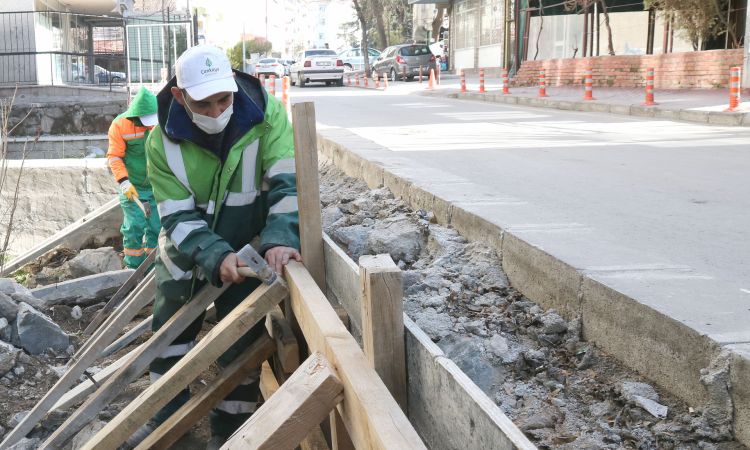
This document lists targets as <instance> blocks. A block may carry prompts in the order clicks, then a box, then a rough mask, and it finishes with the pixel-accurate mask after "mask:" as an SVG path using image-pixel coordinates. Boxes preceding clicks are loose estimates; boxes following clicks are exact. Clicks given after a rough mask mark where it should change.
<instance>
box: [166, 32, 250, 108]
mask: <svg viewBox="0 0 750 450" xmlns="http://www.w3.org/2000/svg"><path fill="white" fill-rule="evenodd" d="M176 72H177V87H178V88H180V89H185V90H186V91H187V93H188V95H190V97H191V98H193V99H194V100H203V99H204V98H206V97H208V96H211V95H214V94H216V93H219V92H237V83H236V82H235V81H234V74H233V73H232V65H231V64H229V58H227V55H225V54H224V52H223V51H221V49H219V48H217V47H214V46H211V45H196V46H195V47H191V48H189V49H187V50H185V52H184V53H183V54H182V55H180V57H179V58H177V66H176Z"/></svg>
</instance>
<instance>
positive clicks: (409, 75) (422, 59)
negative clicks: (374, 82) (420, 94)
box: [372, 44, 435, 81]
mask: <svg viewBox="0 0 750 450" xmlns="http://www.w3.org/2000/svg"><path fill="white" fill-rule="evenodd" d="M372 67H373V70H375V71H377V72H378V75H381V76H382V75H383V74H388V77H389V78H390V79H391V80H393V79H396V78H397V77H398V78H401V79H404V78H405V79H406V80H409V81H411V80H413V79H414V77H415V76H417V75H419V69H420V67H421V68H422V74H423V75H424V76H429V74H430V69H435V55H433V54H432V52H431V51H430V48H429V47H428V46H427V45H426V44H400V45H393V46H390V47H388V48H386V49H385V50H383V53H381V54H380V57H379V58H378V59H377V60H376V61H375V64H373V66H372ZM404 75H406V76H404Z"/></svg>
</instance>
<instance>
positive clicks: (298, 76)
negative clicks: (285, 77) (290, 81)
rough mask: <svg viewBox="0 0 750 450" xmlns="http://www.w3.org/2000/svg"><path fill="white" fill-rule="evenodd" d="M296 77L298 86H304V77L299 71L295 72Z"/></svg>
mask: <svg viewBox="0 0 750 450" xmlns="http://www.w3.org/2000/svg"><path fill="white" fill-rule="evenodd" d="M297 79H298V80H299V87H301V88H303V87H305V79H304V78H302V74H301V73H298V74H297Z"/></svg>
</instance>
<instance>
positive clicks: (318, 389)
mask: <svg viewBox="0 0 750 450" xmlns="http://www.w3.org/2000/svg"><path fill="white" fill-rule="evenodd" d="M343 389H344V388H343V386H342V385H341V382H340V381H339V379H338V377H337V376H336V374H335V372H334V369H333V367H331V365H330V363H329V362H328V361H327V360H326V358H325V357H324V356H323V355H322V354H320V353H318V352H316V353H313V354H312V355H310V357H309V358H307V360H305V362H304V363H303V364H302V365H301V366H300V368H299V369H297V371H296V372H294V373H293V374H292V376H291V377H290V378H289V379H288V380H287V381H286V383H284V384H283V385H282V386H281V387H280V388H279V389H278V391H276V393H275V394H274V395H273V396H271V398H269V399H268V400H267V401H266V402H265V403H263V406H261V407H260V408H259V409H258V410H257V411H256V412H255V413H254V414H253V415H252V416H251V417H250V419H248V421H247V422H245V424H244V425H242V426H241V427H240V428H239V429H238V430H237V431H236V432H235V433H234V434H233V435H232V437H230V438H229V440H228V441H227V442H226V443H225V444H224V446H223V447H222V448H224V449H231V448H242V449H247V450H278V449H293V448H295V447H296V446H297V445H298V444H299V443H300V442H301V441H302V440H303V439H304V438H305V436H307V434H308V432H309V431H310V430H312V429H313V428H315V427H317V426H318V424H319V423H320V422H321V421H322V420H323V419H324V418H325V417H326V416H328V413H329V412H330V411H331V409H333V408H334V407H335V406H336V403H338V402H339V401H340V400H341V397H342V395H341V394H342V392H343Z"/></svg>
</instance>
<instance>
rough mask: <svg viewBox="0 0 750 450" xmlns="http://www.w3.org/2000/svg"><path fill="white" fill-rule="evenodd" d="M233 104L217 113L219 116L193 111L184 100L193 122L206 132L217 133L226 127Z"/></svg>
mask: <svg viewBox="0 0 750 450" xmlns="http://www.w3.org/2000/svg"><path fill="white" fill-rule="evenodd" d="M233 106H234V104H231V105H229V108H227V109H225V110H224V112H223V113H221V114H219V117H211V116H204V115H203V114H197V113H194V112H193V110H192V109H190V107H189V106H188V105H187V102H185V107H186V108H187V109H188V111H190V112H191V113H192V115H193V123H194V124H195V125H196V126H197V127H198V128H200V129H201V130H203V131H204V132H205V133H207V134H218V133H221V132H222V131H224V128H226V127H227V124H228V123H229V119H230V118H231V117H232V112H233V111H234V109H233V108H232V107H233Z"/></svg>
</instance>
